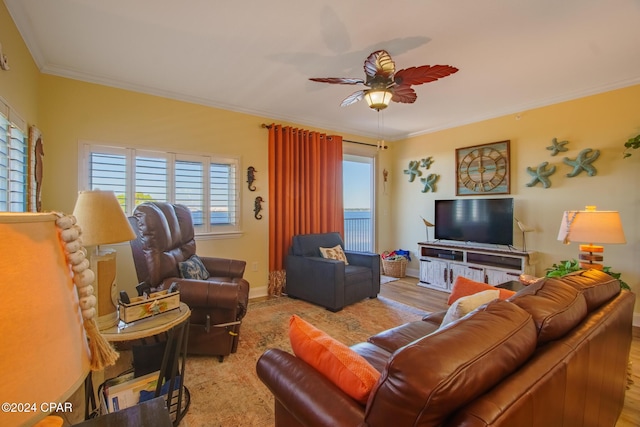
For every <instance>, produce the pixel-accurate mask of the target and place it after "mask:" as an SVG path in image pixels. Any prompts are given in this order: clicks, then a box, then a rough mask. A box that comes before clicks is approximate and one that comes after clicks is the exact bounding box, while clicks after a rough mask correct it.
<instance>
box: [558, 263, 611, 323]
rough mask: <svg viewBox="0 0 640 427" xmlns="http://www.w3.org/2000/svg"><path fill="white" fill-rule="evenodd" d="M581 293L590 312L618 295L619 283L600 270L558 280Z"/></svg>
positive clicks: (569, 275)
mask: <svg viewBox="0 0 640 427" xmlns="http://www.w3.org/2000/svg"><path fill="white" fill-rule="evenodd" d="M558 280H561V281H562V282H564V283H566V284H568V285H571V286H573V287H574V288H576V289H578V290H579V291H582V293H583V294H584V297H585V299H586V300H587V310H588V311H589V312H592V311H593V310H595V309H596V308H598V307H600V306H601V305H602V304H603V303H605V302H606V301H609V300H610V299H611V298H613V297H614V296H616V295H618V294H619V293H620V282H619V281H618V279H615V278H614V277H612V276H609V275H608V274H607V273H605V272H603V271H600V270H594V269H590V270H582V271H577V272H575V273H571V274H568V275H566V276H563V277H560V278H558Z"/></svg>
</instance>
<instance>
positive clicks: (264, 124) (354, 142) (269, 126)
mask: <svg viewBox="0 0 640 427" xmlns="http://www.w3.org/2000/svg"><path fill="white" fill-rule="evenodd" d="M261 127H262V128H265V129H271V125H268V124H266V123H262V125H261ZM342 142H349V143H351V144H359V145H366V146H368V147H376V148H380V149H382V150H386V149H387V148H389V147H388V146H386V145H384V144H383V145H382V146H379V145H377V144H370V143H368V142H360V141H352V140H350V139H343V140H342Z"/></svg>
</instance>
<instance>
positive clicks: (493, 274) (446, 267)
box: [418, 241, 537, 292]
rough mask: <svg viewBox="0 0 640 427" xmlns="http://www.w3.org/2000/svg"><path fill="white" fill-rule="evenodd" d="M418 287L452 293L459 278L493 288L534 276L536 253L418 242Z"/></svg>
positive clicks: (468, 245) (511, 249) (510, 248)
mask: <svg viewBox="0 0 640 427" xmlns="http://www.w3.org/2000/svg"><path fill="white" fill-rule="evenodd" d="M418 247H419V255H420V281H419V282H418V285H419V286H423V287H427V288H431V289H437V290H441V291H445V292H451V287H452V286H453V284H454V283H455V280H456V278H457V277H458V276H464V277H466V278H468V279H471V280H474V281H476V282H484V283H488V284H490V285H493V286H496V285H499V284H501V283H505V282H509V281H511V280H518V277H519V276H520V275H521V274H531V275H535V263H536V261H537V257H536V253H535V252H524V251H518V250H516V249H515V248H512V247H508V248H507V249H501V248H490V247H484V246H474V245H472V244H468V243H465V244H460V245H456V244H453V243H444V242H442V241H438V242H419V243H418Z"/></svg>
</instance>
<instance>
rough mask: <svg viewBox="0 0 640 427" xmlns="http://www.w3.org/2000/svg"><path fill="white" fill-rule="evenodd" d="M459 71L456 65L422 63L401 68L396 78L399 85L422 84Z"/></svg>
mask: <svg viewBox="0 0 640 427" xmlns="http://www.w3.org/2000/svg"><path fill="white" fill-rule="evenodd" d="M457 71H458V69H457V68H456V67H452V66H450V65H422V66H420V67H409V68H405V69H403V70H399V71H398V72H397V73H396V74H395V76H394V80H395V82H396V84H398V85H420V84H423V83H429V82H434V81H436V80H438V79H440V78H442V77H447V76H448V75H451V74H453V73H456V72H457Z"/></svg>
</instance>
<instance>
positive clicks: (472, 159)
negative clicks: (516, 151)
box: [456, 140, 511, 196]
mask: <svg viewBox="0 0 640 427" xmlns="http://www.w3.org/2000/svg"><path fill="white" fill-rule="evenodd" d="M509 145H510V141H509V140H506V141H498V142H491V143H489V144H480V145H474V146H470V147H463V148H457V149H456V196H478V195H494V194H510V193H511V176H510V175H511V167H510V156H509Z"/></svg>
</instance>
